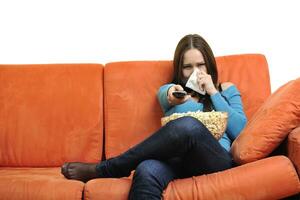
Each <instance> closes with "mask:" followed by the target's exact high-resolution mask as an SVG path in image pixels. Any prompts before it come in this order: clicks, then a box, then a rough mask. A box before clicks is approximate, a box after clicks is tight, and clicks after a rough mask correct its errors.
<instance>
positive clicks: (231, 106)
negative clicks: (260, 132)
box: [210, 83, 247, 140]
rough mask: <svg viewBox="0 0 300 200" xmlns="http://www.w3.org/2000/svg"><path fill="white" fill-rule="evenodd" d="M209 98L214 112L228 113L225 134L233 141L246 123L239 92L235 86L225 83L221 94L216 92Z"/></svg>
mask: <svg viewBox="0 0 300 200" xmlns="http://www.w3.org/2000/svg"><path fill="white" fill-rule="evenodd" d="M210 97H211V100H212V103H213V105H214V108H215V110H216V111H224V112H227V113H228V124H227V129H226V132H227V133H228V136H229V137H230V139H231V140H234V139H235V138H236V137H237V136H238V135H239V133H240V132H241V131H242V130H243V128H244V127H245V125H246V123H247V118H246V115H245V113H244V110H243V104H242V100H241V94H240V92H239V91H238V89H237V88H236V87H235V85H233V84H228V83H226V86H225V88H224V91H223V92H222V94H221V93H220V92H217V93H216V94H214V95H212V96H210Z"/></svg>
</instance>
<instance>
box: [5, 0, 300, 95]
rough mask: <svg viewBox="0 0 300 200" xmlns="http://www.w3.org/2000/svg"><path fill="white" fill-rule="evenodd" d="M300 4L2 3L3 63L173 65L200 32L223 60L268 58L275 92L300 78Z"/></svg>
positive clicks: (194, 0) (154, 0) (173, 0)
mask: <svg viewBox="0 0 300 200" xmlns="http://www.w3.org/2000/svg"><path fill="white" fill-rule="evenodd" d="M299 4H300V3H297V0H281V1H280V0H248V1H241V0H227V1H222V0H220V1H218V0H207V1H201V0H151V1H143V0H127V1H125V0H119V1H117V0H105V1H104V0H103V1H102V0H80V1H79V0H19V1H17V0H6V1H5V0H0V28H1V29H0V64H24V63H25V64H26V63H102V64H105V63H107V62H112V61H124V60H171V59H172V57H173V53H174V49H175V46H176V44H177V42H178V41H179V39H180V38H181V37H182V36H184V35H186V34H189V33H198V34H200V35H202V36H203V37H204V38H205V39H206V40H207V41H208V43H209V44H210V45H211V47H212V49H213V51H214V53H215V55H216V56H222V55H229V54H241V53H261V54H264V55H265V56H266V57H267V59H268V63H269V69H270V76H271V85H272V91H275V90H276V89H277V88H278V87H279V86H281V85H282V84H284V83H286V82H287V81H289V80H291V79H295V78H297V77H300V59H299V54H300V51H299V46H300V30H299V24H300V23H299V21H300V12H299V8H300V6H298V5H299ZM258 73H259V72H258ZM258 81H259V80H258Z"/></svg>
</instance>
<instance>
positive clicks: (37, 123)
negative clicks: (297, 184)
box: [0, 64, 103, 167]
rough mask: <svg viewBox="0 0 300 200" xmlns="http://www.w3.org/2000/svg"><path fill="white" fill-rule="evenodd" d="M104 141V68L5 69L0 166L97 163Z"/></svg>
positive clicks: (0, 92) (0, 93)
mask: <svg viewBox="0 0 300 200" xmlns="http://www.w3.org/2000/svg"><path fill="white" fill-rule="evenodd" d="M102 141H103V66H102V65H99V64H44V65H0V166H9V167H14V166H28V167H37V166H60V165H61V164H62V163H64V162H66V161H82V162H97V161H99V159H101V155H102Z"/></svg>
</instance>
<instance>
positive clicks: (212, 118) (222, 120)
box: [161, 111, 228, 140]
mask: <svg viewBox="0 0 300 200" xmlns="http://www.w3.org/2000/svg"><path fill="white" fill-rule="evenodd" d="M186 116H190V117H194V118H196V119H198V120H199V121H200V122H202V124H203V125H204V126H206V128H207V129H208V130H209V131H210V132H211V134H212V135H213V136H214V137H215V138H216V139H217V140H219V139H220V138H221V137H222V136H223V134H224V132H225V130H226V127H227V119H228V114H227V112H219V111H211V112H202V111H197V112H186V113H173V114H172V115H170V116H167V117H163V118H161V124H162V126H164V125H165V124H167V123H168V122H170V121H172V120H175V119H178V118H181V117H186Z"/></svg>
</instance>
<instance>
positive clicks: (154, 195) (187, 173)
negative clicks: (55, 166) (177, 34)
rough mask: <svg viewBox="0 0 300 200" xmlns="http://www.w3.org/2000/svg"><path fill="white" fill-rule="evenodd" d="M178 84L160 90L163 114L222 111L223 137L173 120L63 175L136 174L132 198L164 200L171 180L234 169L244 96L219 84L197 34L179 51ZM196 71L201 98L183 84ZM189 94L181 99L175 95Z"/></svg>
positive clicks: (213, 64)
mask: <svg viewBox="0 0 300 200" xmlns="http://www.w3.org/2000/svg"><path fill="white" fill-rule="evenodd" d="M173 65H174V79H173V81H172V83H171V84H166V85H163V86H162V87H161V88H160V89H159V91H158V99H159V102H160V105H161V107H162V109H163V111H164V113H165V115H171V114H172V113H175V112H177V113H178V112H187V111H212V110H215V111H224V112H227V113H228V116H229V117H228V125H227V129H226V131H225V133H224V135H223V137H222V138H221V139H220V140H219V141H218V140H216V139H215V138H214V137H213V136H212V134H211V133H210V132H209V130H208V129H207V128H206V127H205V126H204V125H203V124H202V123H201V122H199V121H198V120H196V119H194V118H192V117H182V118H179V119H177V120H174V121H171V122H169V123H168V124H166V125H165V126H163V127H162V128H160V129H159V130H158V131H156V132H155V133H153V134H152V135H151V136H150V137H148V138H146V139H145V140H144V141H142V142H141V143H139V144H137V145H136V146H134V147H132V148H131V149H129V150H128V151H126V152H124V153H123V154H121V155H119V156H117V157H114V158H110V159H108V160H105V161H101V162H100V163H97V164H91V163H78V162H72V163H65V164H64V165H63V166H62V174H63V175H64V176H65V177H66V178H68V179H76V180H81V181H84V182H86V181H88V180H90V179H93V178H109V177H114V178H118V177H124V176H129V175H130V172H131V171H132V170H135V173H134V176H133V180H132V186H131V190H130V193H129V199H161V196H162V192H163V190H164V189H165V188H166V187H167V185H168V183H169V182H170V181H172V180H173V179H177V178H186V177H191V176H198V175H201V174H207V173H213V172H217V171H221V170H225V169H229V168H231V167H232V166H233V164H234V163H233V161H232V157H231V154H230V146H231V143H232V141H233V140H234V139H235V138H236V137H237V136H238V135H239V133H240V132H241V130H242V129H243V128H244V126H245V124H246V117H245V114H244V111H243V106H242V102H241V96H240V93H239V91H238V89H237V88H236V86H234V85H233V84H232V83H229V82H227V83H222V84H220V83H219V82H218V71H217V67H216V61H215V58H214V55H213V53H212V50H211V48H210V47H209V45H208V44H207V42H206V41H205V40H204V39H203V38H202V37H201V36H199V35H196V34H194V35H186V36H184V37H183V38H182V39H181V40H180V41H179V43H178V45H177V48H176V50H175V55H174V60H173ZM194 70H197V71H198V72H197V83H198V87H199V88H201V89H203V90H204V91H205V92H206V93H205V94H204V95H202V94H199V93H197V92H195V91H193V90H191V89H189V88H187V87H185V84H186V82H187V80H188V78H189V77H190V75H191V74H192V73H193V71H194ZM178 90H185V91H187V92H188V95H186V96H185V97H183V98H177V97H175V96H174V95H173V92H174V91H178Z"/></svg>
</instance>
